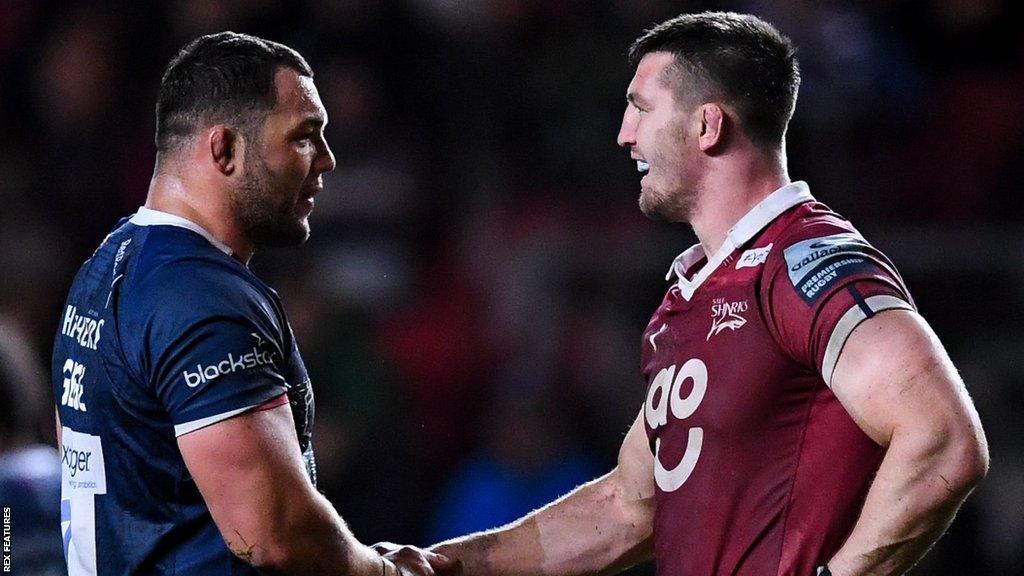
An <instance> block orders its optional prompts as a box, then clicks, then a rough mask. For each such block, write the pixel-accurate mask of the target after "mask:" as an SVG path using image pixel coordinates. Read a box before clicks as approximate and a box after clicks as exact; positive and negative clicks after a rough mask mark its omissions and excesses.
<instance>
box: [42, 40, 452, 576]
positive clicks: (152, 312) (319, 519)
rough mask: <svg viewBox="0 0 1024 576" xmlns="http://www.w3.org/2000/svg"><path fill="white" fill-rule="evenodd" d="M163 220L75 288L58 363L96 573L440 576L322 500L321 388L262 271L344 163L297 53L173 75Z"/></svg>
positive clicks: (77, 531)
mask: <svg viewBox="0 0 1024 576" xmlns="http://www.w3.org/2000/svg"><path fill="white" fill-rule="evenodd" d="M156 112H157V131H156V145H157V158H156V169H155V171H154V175H153V180H152V182H151V184H150V188H149V195H148V198H147V200H146V205H145V207H143V208H140V209H139V211H138V212H137V213H136V214H135V215H134V216H132V217H130V218H126V219H125V220H123V221H121V222H120V223H119V224H118V225H117V226H116V227H115V229H114V230H113V231H112V232H111V233H110V234H109V235H108V236H107V237H106V239H105V240H104V241H103V243H102V244H101V245H100V247H99V248H98V249H97V250H96V251H95V253H94V254H93V255H92V257H91V258H90V259H89V260H88V261H86V262H85V264H83V266H82V267H81V269H80V270H79V272H78V275H77V276H76V278H75V281H74V284H73V286H72V288H71V291H70V294H69V296H68V300H67V303H66V305H65V307H64V309H63V310H62V314H61V320H60V326H59V329H58V333H57V336H56V341H55V346H54V356H53V386H54V392H55V394H56V398H57V404H58V406H57V411H58V423H57V427H58V434H59V439H60V443H61V453H62V460H63V465H62V493H61V499H62V501H61V530H62V533H63V537H64V554H65V558H66V560H67V564H68V571H69V573H70V574H71V576H78V575H81V574H204V575H216V574H225V575H227V574H232V575H237V574H249V573H256V572H257V570H259V571H264V572H270V573H275V574H318V575H319V574H339V575H342V574H344V575H350V576H397V575H399V574H403V575H409V576H412V575H418V576H429V575H430V574H432V573H433V570H434V568H443V567H445V565H446V563H447V559H446V558H444V557H443V556H440V555H437V554H432V553H430V552H426V551H422V550H419V549H416V548H412V547H404V548H402V549H400V550H398V551H396V552H391V553H389V554H387V555H386V556H381V555H379V554H377V553H376V552H374V551H373V550H372V549H371V548H369V547H367V546H364V545H362V544H360V543H359V542H358V541H357V540H356V539H355V537H354V536H353V535H352V533H351V532H350V531H349V529H348V528H347V527H346V526H345V523H344V522H343V521H342V519H341V518H340V517H339V516H338V514H337V512H335V510H334V509H333V508H332V507H331V505H330V504H329V503H328V502H327V500H326V499H325V498H323V496H321V495H320V494H319V493H318V492H317V490H316V487H315V483H316V466H315V462H314V459H313V451H312V446H311V443H310V440H311V429H312V422H313V393H312V389H311V388H310V382H309V378H308V376H307V374H306V369H305V366H304V365H303V362H302V359H301V357H300V356H299V351H298V347H297V346H296V343H295V340H294V336H293V334H292V331H291V328H290V327H289V324H288V321H287V319H286V318H285V315H284V310H283V309H282V307H281V303H280V301H279V300H278V297H277V295H276V293H275V292H274V291H273V290H271V289H270V288H269V287H267V286H266V285H265V284H264V283H263V282H261V281H260V280H259V279H258V278H256V276H254V275H253V273H252V272H251V271H250V270H249V268H248V267H247V262H248V261H249V258H250V257H251V256H252V254H253V252H254V251H255V250H256V249H258V248H260V247H263V246H290V245H295V244H300V243H302V242H303V241H305V240H306V238H307V237H308V236H309V223H308V217H309V214H310V212H311V210H312V209H313V203H314V196H316V194H318V193H319V192H320V190H321V189H322V180H321V177H322V175H323V174H324V173H325V172H330V171H331V170H332V169H333V168H334V157H333V155H332V154H331V150H330V148H329V147H328V145H327V142H326V141H325V140H324V135H323V128H324V125H325V124H326V123H327V115H326V112H325V110H324V107H323V105H322V103H321V101H320V97H319V95H318V94H317V90H316V87H315V86H314V84H313V73H312V71H311V70H310V68H309V65H308V64H307V63H306V61H305V60H304V59H303V58H302V56H300V55H299V54H298V53H296V52H295V51H294V50H292V49H291V48H288V47H286V46H283V45H281V44H277V43H274V42H269V41H266V40H262V39H259V38H255V37H252V36H247V35H242V34H235V33H231V32H224V33H220V34H214V35H210V36H204V37H202V38H199V39H197V40H195V41H193V42H192V43H190V44H188V45H187V46H186V47H185V48H184V49H182V51H181V52H180V53H179V54H178V55H177V56H176V57H175V58H174V59H173V60H172V61H171V63H170V65H169V66H168V68H167V70H166V72H165V73H164V76H163V81H162V83H161V86H160V94H159V99H158V103H157V107H156Z"/></svg>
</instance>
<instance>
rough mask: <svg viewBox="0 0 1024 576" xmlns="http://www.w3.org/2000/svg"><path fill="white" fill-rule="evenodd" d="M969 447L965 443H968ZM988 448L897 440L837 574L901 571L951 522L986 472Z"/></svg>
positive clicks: (839, 557) (834, 564)
mask: <svg viewBox="0 0 1024 576" xmlns="http://www.w3.org/2000/svg"><path fill="white" fill-rule="evenodd" d="M965 446H966V447H965ZM986 467H987V460H986V457H985V456H984V454H983V452H979V450H978V449H977V447H976V446H974V445H972V444H970V442H968V441H965V443H960V444H958V445H952V446H951V445H948V444H947V445H942V444H934V443H929V442H927V441H925V440H922V439H921V438H920V437H919V436H918V437H914V436H913V435H910V436H909V437H903V438H894V439H893V442H892V444H890V446H889V449H888V450H887V452H886V456H885V459H884V460H883V462H882V465H881V467H880V468H879V471H878V474H877V476H876V478H875V481H874V483H873V484H872V486H871V490H870V491H869V492H868V496H867V500H866V501H865V504H864V508H863V510H862V512H861V517H860V518H859V520H858V521H857V524H856V526H855V527H854V530H853V532H852V533H851V534H850V537H849V539H847V541H846V543H845V544H844V545H843V547H842V548H841V549H840V550H839V552H837V553H836V555H835V557H834V558H833V559H832V560H831V561H829V568H830V570H831V571H832V573H833V574H834V575H835V576H868V575H871V576H874V575H879V576H881V575H886V576H887V575H892V574H902V573H904V572H905V571H906V570H908V569H910V567H911V566H913V565H914V564H915V563H916V562H917V561H918V560H919V559H920V558H921V557H922V556H923V555H924V554H925V552H927V551H928V549H929V548H930V547H931V546H932V544H934V543H935V541H936V540H938V538H939V537H940V536H941V535H942V533H943V532H944V531H945V530H946V528H947V527H948V526H949V524H950V522H952V520H953V516H954V515H955V514H956V511H957V509H959V507H960V504H961V503H962V502H963V501H964V499H965V498H966V497H967V495H968V494H969V493H970V490H971V489H972V488H973V487H974V485H975V484H976V483H977V482H978V481H979V480H980V478H981V477H982V476H983V475H984V470H985V468H986Z"/></svg>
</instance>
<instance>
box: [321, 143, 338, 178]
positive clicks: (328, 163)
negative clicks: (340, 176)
mask: <svg viewBox="0 0 1024 576" xmlns="http://www.w3.org/2000/svg"><path fill="white" fill-rule="evenodd" d="M317 161H318V165H317V168H318V169H319V170H320V173H321V174H326V173H327V172H330V171H332V170H334V168H335V166H337V162H336V161H335V159H334V152H332V151H331V147H330V146H328V145H327V143H326V142H324V151H323V153H322V154H320V158H318V159H317Z"/></svg>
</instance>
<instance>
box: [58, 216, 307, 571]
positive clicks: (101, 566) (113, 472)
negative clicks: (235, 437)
mask: <svg viewBox="0 0 1024 576" xmlns="http://www.w3.org/2000/svg"><path fill="white" fill-rule="evenodd" d="M53 389H54V393H55V395H56V399H57V404H58V406H57V409H58V411H59V414H60V420H61V425H62V440H63V442H62V453H63V454H62V486H61V531H62V533H63V537H64V554H65V558H66V560H67V564H68V571H69V574H70V576H78V575H83V574H103V575H107V574H214V575H215V574H233V575H237V574H255V571H254V570H252V569H251V568H250V567H248V566H247V565H245V564H244V563H242V562H241V561H240V560H238V559H237V558H235V556H234V555H233V554H232V553H231V552H230V550H228V548H227V546H226V545H225V543H224V541H223V539H222V538H221V536H220V533H219V532H218V530H217V527H216V526H215V525H214V522H213V520H212V518H211V517H210V513H209V510H208V509H207V507H206V504H205V503H204V501H203V498H202V496H201V495H200V493H199V490H198V489H197V487H196V484H195V482H194V481H193V479H192V477H191V476H190V475H189V472H188V469H187V468H186V467H185V463H184V461H183V460H182V457H181V453H180V452H179V451H178V445H177V441H176V438H177V437H178V436H181V435H183V434H188V433H189V432H193V431H195V430H198V429H200V428H203V427H205V426H209V425H211V424H214V423H216V422H219V421H222V420H225V419H227V418H230V417H232V416H235V415H237V414H241V413H244V412H246V411H248V410H251V409H254V408H256V407H258V406H260V405H261V404H263V403H265V402H268V401H270V400H272V399H275V398H277V397H279V396H280V395H281V394H287V395H288V399H289V401H290V403H291V406H292V411H293V413H294V416H295V422H296V430H297V432H298V436H299V443H300V449H301V450H302V453H303V456H304V457H305V461H306V466H307V471H308V473H309V476H310V479H311V481H312V482H313V483H314V484H315V483H316V467H315V462H314V459H313V451H312V446H311V443H310V436H311V432H312V423H313V422H312V420H313V392H312V388H311V387H310V383H309V377H308V375H307V373H306V368H305V366H304V365H303V363H302V359H301V357H300V356H299V351H298V348H297V347H296V344H295V340H294V337H293V335H292V331H291V327H290V326H289V325H288V321H287V319H286V318H285V314H284V310H283V308H282V307H281V303H280V301H279V299H278V297H277V294H276V293H275V292H274V291H273V290H271V289H270V288H269V287H268V286H267V285H266V284H264V283H263V282H262V281H260V280H259V279H258V278H256V276H255V275H253V273H252V272H251V271H250V270H249V269H248V268H247V267H246V266H245V265H243V264H242V263H240V262H238V261H237V260H235V259H234V258H233V257H232V256H231V250H230V248H228V247H227V246H225V245H223V244H222V243H220V242H218V241H217V240H216V239H215V238H213V237H212V236H211V235H210V234H209V233H208V232H207V231H205V230H203V229H202V228H200V227H199V226H198V225H196V224H195V223H193V222H191V221H189V220H186V219H184V218H180V217H177V216H174V215H171V214H166V213H163V212H157V211H154V210H148V209H146V208H141V209H140V210H139V212H138V213H137V214H135V215H134V216H132V217H131V218H130V219H125V220H122V221H121V222H120V223H119V224H118V225H117V227H116V228H115V229H114V231H113V232H111V233H110V234H109V235H108V236H107V237H106V239H104V241H103V243H102V244H101V245H100V247H99V248H98V249H97V250H96V252H95V253H94V254H93V255H92V257H91V258H90V259H89V260H87V261H86V262H85V264H83V265H82V267H81V269H80V270H79V271H78V274H77V276H76V277H75V281H74V284H73V285H72V287H71V291H70V294H69V295H68V299H67V304H66V305H65V307H64V309H63V312H62V317H61V320H60V325H59V326H58V331H57V336H56V342H55V345H54V352H53ZM253 457H254V458H258V457H259V455H258V454H254V455H253ZM239 489H243V490H244V487H239Z"/></svg>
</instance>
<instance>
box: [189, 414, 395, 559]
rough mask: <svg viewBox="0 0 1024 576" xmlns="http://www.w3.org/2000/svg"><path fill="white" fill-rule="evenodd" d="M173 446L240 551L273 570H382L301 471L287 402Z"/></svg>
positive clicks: (225, 534) (213, 427) (222, 529)
mask: <svg viewBox="0 0 1024 576" xmlns="http://www.w3.org/2000/svg"><path fill="white" fill-rule="evenodd" d="M178 446H179V448H180V449H181V454H182V456H183V457H184V459H185V464H186V465H187V466H188V469H189V472H190V473H191V474H192V477H193V478H194V479H195V481H196V484H197V485H198V487H199V491H200V492H201V493H202V495H203V499H204V500H205V501H206V504H207V506H208V507H209V509H210V513H211V515H212V516H213V520H214V522H215V523H216V524H217V527H218V528H219V529H220V533H221V535H222V536H223V537H224V540H225V542H227V545H228V547H229V548H230V549H231V551H232V552H234V554H235V555H236V556H238V557H239V558H241V559H243V560H245V561H246V562H248V563H250V564H252V565H253V566H255V567H257V568H259V569H261V570H263V571H265V572H268V573H273V574H337V575H342V574H344V575H348V576H380V574H381V560H380V557H379V556H378V555H377V554H376V553H375V552H373V551H372V550H370V549H369V548H367V547H365V546H363V545H361V544H360V543H359V542H357V541H356V539H355V538H354V537H353V536H352V533H351V532H350V531H349V530H348V528H347V527H346V526H345V523H344V522H343V521H342V519H341V518H340V517H339V516H338V514H337V513H336V512H335V511H334V509H333V507H332V506H331V505H330V504H329V503H328V502H327V500H326V499H325V498H324V497H323V496H321V495H320V494H319V493H318V492H317V491H316V489H315V488H314V487H313V485H312V483H311V482H310V481H309V479H308V478H307V477H306V472H305V467H304V464H303V460H302V457H301V455H300V453H299V443H298V439H297V438H296V435H295V424H294V421H293V420H292V414H291V408H290V407H289V406H288V405H287V404H285V405H283V406H279V407H277V408H273V409H270V410H263V411H256V412H249V413H246V414H243V415H240V416H236V417H234V418H230V419H227V420H224V421H222V422H218V423H216V424H213V425H211V426H208V427H206V428H202V429H199V430H196V431H195V432H191V433H188V434H185V435H183V436H180V437H179V438H178Z"/></svg>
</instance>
